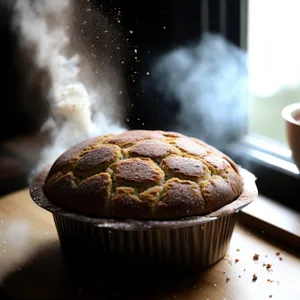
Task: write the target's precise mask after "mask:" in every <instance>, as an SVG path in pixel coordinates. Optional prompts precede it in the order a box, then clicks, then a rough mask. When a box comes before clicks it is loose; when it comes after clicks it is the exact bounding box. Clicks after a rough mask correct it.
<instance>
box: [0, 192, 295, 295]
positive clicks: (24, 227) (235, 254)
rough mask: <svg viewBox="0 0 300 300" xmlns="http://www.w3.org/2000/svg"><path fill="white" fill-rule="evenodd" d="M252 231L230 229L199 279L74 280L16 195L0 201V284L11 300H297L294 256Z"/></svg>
mask: <svg viewBox="0 0 300 300" xmlns="http://www.w3.org/2000/svg"><path fill="white" fill-rule="evenodd" d="M255 232H256V231H252V230H250V229H249V228H247V227H244V226H241V225H240V224H237V225H236V227H235V231H234V234H233V237H232V241H231V244H230V249H229V251H228V254H227V255H226V257H225V258H224V259H223V260H221V261H220V262H219V263H217V264H215V265H214V266H212V267H211V268H209V269H208V270H206V271H204V272H200V271H199V272H196V273H193V274H177V275H176V274H172V275H164V276H160V275H159V274H148V275H147V274H144V275H140V274H131V273H130V270H128V273H127V274H125V275H124V274H122V275H120V274H111V273H105V274H103V273H102V272H101V270H99V274H93V275H88V274H82V275H83V276H81V277H78V276H75V275H74V274H72V273H70V271H69V269H68V268H67V267H66V265H65V264H64V261H63V257H62V254H61V251H60V246H59V241H58V237H57V233H56V229H55V226H54V223H53V220H52V215H51V214H50V213H48V212H46V211H44V210H43V209H41V208H40V207H38V206H37V205H35V204H34V203H33V202H32V200H31V199H30V197H29V192H28V189H24V190H21V191H19V192H16V193H13V194H10V195H7V196H5V197H2V198H0V283H1V287H2V288H3V289H4V290H5V291H6V292H7V293H8V294H9V295H11V296H12V297H13V298H14V299H185V300H192V299H197V300H198V299H204V300H206V299H210V300H223V299H227V300H229V299H237V300H248V299H249V300H250V299H251V300H252V299H280V300H281V299H288V300H294V299H295V300H296V299H297V300H298V299H299V298H300V284H299V278H300V258H299V255H298V254H299V253H298V254H297V252H296V251H295V252H289V251H287V250H285V245H284V244H281V245H280V244H279V243H276V242H272V241H270V240H269V241H268V240H267V239H266V238H265V236H264V233H263V232H261V233H260V234H257V233H255ZM255 254H258V255H259V257H258V259H257V260H254V259H253V257H254V255H255ZM79 259H80V258H79ZM268 264H270V266H269V267H270V268H269V269H267V266H268ZM254 274H255V275H256V276H257V279H256V281H253V275H254Z"/></svg>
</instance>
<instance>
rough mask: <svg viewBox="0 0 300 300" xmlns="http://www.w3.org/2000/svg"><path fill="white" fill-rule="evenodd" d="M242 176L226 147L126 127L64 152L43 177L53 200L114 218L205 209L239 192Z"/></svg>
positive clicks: (156, 217)
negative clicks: (217, 147)
mask: <svg viewBox="0 0 300 300" xmlns="http://www.w3.org/2000/svg"><path fill="white" fill-rule="evenodd" d="M242 189H243V182H242V178H241V176H240V175H239V172H238V167H237V165H236V164H235V163H234V162H233V161H232V160H231V159H230V158H229V157H227V156H226V155H225V154H223V153H222V152H220V151H218V150H217V149H215V148H213V147H211V146H210V145H207V144H206V143H204V142H203V141H200V140H198V139H196V138H190V137H187V136H184V135H182V134H180V133H176V132H165V131H158V130H156V131H151V130H129V131H126V132H124V133H121V134H118V135H112V134H110V135H106V136H101V137H97V138H92V139H88V140H86V141H84V142H82V143H80V144H78V145H76V146H74V147H72V148H71V149H69V150H68V151H66V152H65V153H63V154H62V155H61V156H60V157H59V158H58V159H57V160H56V162H55V163H54V164H53V166H52V167H51V169H50V171H49V173H48V176H47V178H46V180H45V183H44V190H45V194H46V195H47V197H48V198H49V200H51V201H52V202H54V203H56V204H57V205H60V206H62V207H64V208H66V209H69V210H70V211H73V212H77V213H82V214H87V215H91V216H97V217H103V218H115V219H126V218H133V219H140V220H149V219H152V220H170V219H175V218H182V217H188V216H196V215H205V214H208V213H211V212H213V211H215V210H217V209H219V208H221V207H223V206H225V205H226V204H229V203H231V202H232V201H234V200H235V199H236V198H238V197H239V196H240V194H241V193H242Z"/></svg>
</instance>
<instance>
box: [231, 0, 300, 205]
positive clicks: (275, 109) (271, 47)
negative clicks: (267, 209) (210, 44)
mask: <svg viewBox="0 0 300 300" xmlns="http://www.w3.org/2000/svg"><path fill="white" fill-rule="evenodd" d="M241 4H242V5H241V26H240V28H241V39H240V40H241V46H242V48H244V49H245V50H246V51H247V53H248V63H249V87H250V95H249V115H248V132H247V134H246V136H245V137H244V138H243V139H242V141H240V142H238V143H235V144H233V145H231V146H230V147H229V149H228V153H229V154H230V155H231V156H232V157H233V158H234V159H235V160H236V161H237V162H239V163H240V164H241V165H242V166H244V167H245V168H247V169H249V170H250V171H252V172H253V173H254V174H255V175H256V176H257V186H258V189H259V192H260V193H261V194H263V195H266V196H268V197H271V198H273V199H275V200H277V201H279V202H282V203H283V204H285V205H289V206H291V207H292V208H295V209H298V210H299V204H298V202H299V201H296V200H295V199H298V198H297V197H298V196H299V194H300V176H299V175H298V173H299V172H298V169H297V167H296V166H295V164H294V162H293V160H292V159H291V151H290V150H289V147H288V145H287V140H286V135H285V124H284V121H283V118H282V116H281V111H282V109H283V108H284V107H285V106H286V105H288V104H290V103H294V102H300V73H299V72H298V70H300V55H299V53H300V41H298V38H297V31H298V30H299V28H300V19H299V18H298V16H297V12H299V9H300V2H299V1H297V0H290V1H281V0H262V1H254V0H253V1H251V0H248V1H242V2H241ZM299 138H300V137H299Z"/></svg>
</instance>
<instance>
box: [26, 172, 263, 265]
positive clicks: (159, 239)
mask: <svg viewBox="0 0 300 300" xmlns="http://www.w3.org/2000/svg"><path fill="white" fill-rule="evenodd" d="M48 170H49V169H48V168H45V169H44V170H43V171H42V172H40V173H39V174H38V175H37V176H36V177H35V178H34V180H33V182H32V184H31V186H30V195H31V197H32V199H33V201H34V202H35V203H36V204H37V205H39V206H41V207H42V208H44V209H46V210H48V211H50V212H51V213H52V214H53V218H54V221H55V225H56V229H57V232H58V235H59V239H60V243H61V247H62V250H63V251H64V253H65V256H66V257H67V258H74V259H75V260H76V258H77V261H78V258H80V260H81V262H83V261H84V260H87V261H89V262H84V264H88V263H90V264H93V265H97V264H98V263H99V264H101V265H103V264H104V263H105V264H112V263H113V264H114V265H117V266H121V265H122V266H124V265H127V266H128V265H130V267H133V265H138V266H139V267H141V266H143V267H145V266H146V268H147V267H149V268H150V267H151V268H154V269H155V268H157V267H158V266H160V267H161V266H162V267H164V268H165V269H166V268H167V269H170V268H172V269H174V268H175V269H178V270H179V269H182V268H202V267H208V266H210V265H212V264H214V263H215V262H217V261H219V260H220V259H221V258H222V257H223V256H224V255H225V254H226V251H227V249H228V245H229V242H230V239H231V236H232V233H233V229H234V224H235V220H236V213H238V212H239V211H240V210H241V209H242V208H243V207H245V206H246V205H248V204H249V203H251V202H252V201H253V200H255V199H256V197H257V194H258V191H257V187H256V184H255V180H256V178H255V176H254V175H253V174H251V173H250V172H248V171H247V170H245V169H243V168H240V169H239V171H240V174H241V176H242V177H243V181H244V186H243V193H242V194H241V195H240V197H238V198H237V199H236V200H235V201H233V202H232V203H230V204H228V205H226V206H224V207H222V208H221V209H219V210H217V211H215V212H212V213H210V214H208V215H205V216H196V217H187V218H181V219H176V220H168V221H148V220H147V221H139V220H114V219H107V218H99V217H98V218H97V217H90V216H85V215H81V214H78V213H74V212H70V211H68V210H66V209H64V208H62V207H60V206H58V205H56V204H54V203H53V202H51V201H50V200H49V199H47V197H46V196H45V194H44V191H43V184H44V181H45V179H46V176H47V173H48ZM82 260H83V261H82ZM160 269H161V268H160Z"/></svg>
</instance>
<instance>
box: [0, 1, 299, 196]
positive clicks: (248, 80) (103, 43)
mask: <svg viewBox="0 0 300 300" xmlns="http://www.w3.org/2000/svg"><path fill="white" fill-rule="evenodd" d="M8 2H9V1H4V0H1V2H0V3H1V4H0V5H1V7H0V14H1V18H0V22H1V26H0V30H1V39H2V47H1V48H2V55H1V58H0V59H1V66H2V68H1V71H0V72H1V80H0V85H1V87H0V88H1V91H2V97H1V109H0V128H1V130H0V195H1V194H5V193H8V192H11V191H14V190H16V189H19V188H22V187H25V186H26V185H27V178H28V174H29V173H30V171H31V170H32V168H33V166H34V164H35V163H36V160H37V158H38V157H39V153H40V150H41V149H42V147H43V145H44V144H45V142H46V141H47V136H46V135H44V134H42V132H41V127H42V125H43V124H44V122H45V120H46V119H47V117H48V115H49V104H48V103H47V86H48V85H49V76H48V74H47V70H43V69H41V68H38V67H37V66H36V65H35V61H34V55H33V53H34V49H30V47H28V46H26V47H25V46H24V45H22V43H21V42H20V39H19V38H18V35H17V33H16V31H15V30H14V28H13V23H12V5H11V3H12V2H9V3H10V4H8ZM87 2H88V3H87ZM271 2H272V5H271ZM288 2H290V3H289V5H284V7H283V1H269V0H264V1H251V0H248V1H246V0H245V1H243V0H230V1H229V0H227V1H226V0H224V1H223V0H209V1H208V0H197V1H196V0H185V1H184V2H183V1H179V0H172V1H171V0H160V1H155V0H153V1H140V2H138V1H137V2H133V1H121V0H107V1H104V0H97V1H96V0H91V1H83V0H82V1H76V2H74V3H75V9H74V12H73V13H72V26H73V28H74V30H73V37H72V39H73V40H74V45H75V44H84V45H86V46H89V45H94V44H96V46H95V48H96V50H95V51H96V52H97V51H98V53H99V55H98V56H95V57H94V58H93V64H94V65H95V64H98V65H99V63H100V59H99V57H101V59H104V60H105V61H107V62H109V63H108V65H110V64H111V65H114V67H115V68H116V69H117V70H118V72H119V74H120V75H121V79H122V86H123V90H122V97H121V98H120V99H119V100H118V101H119V103H118V106H117V108H116V109H120V111H122V113H120V116H119V118H121V119H122V122H123V123H124V124H125V125H126V126H127V127H128V128H131V129H136V128H138V129H141V128H144V129H163V130H174V131H180V132H182V133H185V134H188V135H192V136H196V137H198V138H201V139H203V140H205V141H206V142H208V143H210V144H212V145H214V146H216V147H218V148H219V149H220V150H223V151H225V152H228V153H229V154H232V155H233V156H234V157H236V158H237V159H238V155H236V153H235V152H234V151H231V150H230V149H232V145H237V143H238V146H239V147H241V144H240V141H242V140H245V137H246V140H247V143H248V144H247V149H249V148H251V147H255V149H256V150H257V149H258V148H259V150H260V151H263V152H264V153H265V152H268V154H270V151H271V150H270V149H272V151H273V150H274V149H277V150H276V151H275V152H276V153H275V154H274V153H273V152H274V151H273V152H272V155H273V156H276V157H277V158H278V159H281V160H284V161H286V162H287V163H288V164H289V165H288V166H289V168H290V169H289V168H288V169H289V171H290V173H293V174H295V173H297V172H296V171H295V168H294V165H293V163H292V162H291V160H290V152H289V149H288V147H287V145H286V138H285V128H284V123H283V120H282V118H281V115H280V114H281V110H282V108H283V107H284V106H285V105H287V104H289V103H293V102H297V101H299V100H298V97H299V92H300V89H299V83H300V82H299V78H300V76H299V75H298V73H297V72H296V71H295V68H294V66H297V63H298V61H297V58H298V57H297V53H299V50H300V49H298V47H299V46H298V43H297V41H296V39H294V36H295V35H296V30H297V28H299V27H298V25H300V24H298V23H299V22H300V21H298V18H297V16H296V15H295V13H296V12H297V11H299V9H298V8H300V7H299V6H300V3H298V1H292V0H290V1H288ZM86 5H89V7H91V8H92V11H93V12H94V14H92V15H91V14H90V15H89V16H88V15H86V14H85V12H86V11H87V9H86V7H87V6H86ZM91 16H92V17H91ZM87 18H88V19H87ZM279 19H280V20H281V21H280V22H278V20H279ZM86 21H88V22H89V26H88V27H84V24H85V22H86ZM108 32H111V34H109V33H108ZM287 32H288V33H289V34H287ZM96 37H97V39H96ZM96 40H98V41H100V42H98V43H95V42H96ZM93 47H94V46H93ZM82 49H83V48H81V50H82ZM116 49H120V52H118V51H116ZM82 51H83V54H84V55H90V54H89V51H86V50H82ZM112 53H113V54H112ZM97 57H98V58H97ZM299 62H300V60H299ZM98 68H99V69H100V73H101V66H100V67H99V66H98ZM298 69H299V68H298ZM103 70H104V69H103V68H102V71H103ZM102 73H103V74H104V75H105V71H103V72H102ZM103 74H102V75H103ZM115 93H116V94H119V93H120V92H119V91H115ZM118 107H119V108H118ZM249 143H250V144H251V145H250V146H249ZM238 146H236V147H235V149H240V148H238ZM235 155H236V156H235ZM241 163H243V160H242V161H241ZM264 163H268V161H266V159H265V158H263V159H261V161H260V162H259V163H258V165H259V166H261V165H263V164H264ZM273 165H274V164H273ZM278 165H280V162H279V163H278V164H277V166H275V167H277V168H278ZM297 182H298V181H297Z"/></svg>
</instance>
